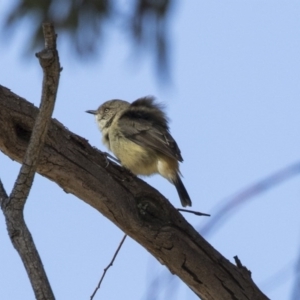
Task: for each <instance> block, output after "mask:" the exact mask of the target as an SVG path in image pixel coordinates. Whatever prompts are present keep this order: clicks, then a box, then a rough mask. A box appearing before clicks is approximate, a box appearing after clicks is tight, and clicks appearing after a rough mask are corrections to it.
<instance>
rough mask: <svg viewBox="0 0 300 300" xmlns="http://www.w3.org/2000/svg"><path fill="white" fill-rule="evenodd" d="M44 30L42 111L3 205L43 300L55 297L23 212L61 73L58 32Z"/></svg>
mask: <svg viewBox="0 0 300 300" xmlns="http://www.w3.org/2000/svg"><path fill="white" fill-rule="evenodd" d="M43 31H44V36H45V49H44V50H43V51H41V52H39V53H37V54H36V56H37V57H38V58H39V60H40V64H41V66H42V68H43V72H44V78H43V88H42V97H41V105H40V111H39V114H38V115H37V117H36V120H35V124H34V128H33V131H32V134H31V138H30V141H29V144H28V147H27V149H26V153H25V156H24V159H23V160H22V167H21V169H20V172H19V175H18V178H17V180H16V182H15V185H14V188H13V190H12V192H11V195H10V196H9V197H6V199H2V201H1V208H2V210H3V213H4V216H5V220H6V225H7V230H8V233H9V236H10V238H11V241H12V243H13V245H14V247H15V249H16V250H17V251H18V253H19V255H20V257H21V259H22V262H23V264H24V266H25V269H26V271H27V274H28V277H29V279H30V282H31V285H32V287H33V290H34V293H35V297H36V298H37V299H39V300H40V299H47V300H49V299H54V295H53V292H52V290H51V287H50V284H49V281H48V278H47V275H46V272H45V270H44V267H43V264H42V261H41V259H40V257H39V254H38V251H37V249H36V247H35V244H34V241H33V239H32V236H31V234H30V232H29V230H28V228H27V225H26V223H25V221H24V215H23V210H24V205H25V202H26V200H27V197H28V194H29V191H30V189H31V186H32V182H33V178H34V175H35V172H36V168H37V164H38V159H39V156H40V153H41V151H42V149H43V146H44V141H45V138H46V135H47V131H48V126H49V121H50V119H51V116H52V112H53V109H54V103H55V98H56V93H57V89H58V82H59V73H60V65H59V59H58V53H57V51H56V34H55V32H54V28H53V25H52V24H50V23H44V24H43ZM23 155H24V153H23V154H22V156H21V157H20V158H21V159H22V157H23ZM1 188H2V195H4V192H5V191H4V187H3V186H1ZM2 198H3V197H2Z"/></svg>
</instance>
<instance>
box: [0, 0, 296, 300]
mask: <svg viewBox="0 0 300 300" xmlns="http://www.w3.org/2000/svg"><path fill="white" fill-rule="evenodd" d="M9 3H10V1H8V0H5V1H2V2H1V3H0V16H1V15H2V18H1V17H0V20H3V14H4V12H5V11H6V9H7V8H8V7H9V5H10V4H9ZM170 21H171V22H170V25H171V26H169V28H170V42H171V52H170V61H171V77H172V84H169V85H166V83H164V82H162V81H161V79H160V78H159V77H157V74H156V73H155V72H154V71H153V60H152V59H151V57H150V56H149V55H145V56H140V57H139V58H138V59H137V58H136V56H135V55H133V52H132V48H131V45H130V44H129V43H128V41H127V38H126V37H124V35H122V34H121V33H120V32H118V31H117V30H114V29H111V30H110V29H107V42H106V44H105V45H104V46H103V49H101V56H100V57H98V58H96V59H94V60H92V61H91V62H86V61H79V60H78V59H76V57H74V56H73V54H72V49H71V48H70V47H68V45H67V42H66V37H65V36H64V35H63V34H60V33H59V32H58V35H59V36H58V48H59V51H60V60H61V65H62V66H63V68H64V69H63V72H62V74H61V80H60V86H59V91H58V97H57V102H56V107H55V111H54V114H53V117H54V118H56V119H58V120H59V121H60V122H62V123H63V124H64V125H65V126H66V127H68V129H69V130H71V131H73V132H74V133H76V134H78V135H81V136H83V137H85V138H86V139H88V140H89V141H90V143H91V144H92V145H93V146H96V147H98V148H100V149H101V150H105V149H104V146H103V145H102V144H101V140H100V133H99V131H98V128H97V126H96V124H95V121H94V119H93V118H92V117H91V116H90V115H88V114H86V113H84V111H85V110H87V109H95V108H97V107H98V106H99V105H100V104H101V103H102V102H104V101H106V100H109V99H112V98H120V99H124V100H128V101H133V100H135V99H137V98H139V97H141V96H145V95H155V96H156V97H157V98H158V100H159V101H161V102H163V103H165V104H166V105H167V113H168V115H169V117H170V119H171V120H172V122H171V124H170V126H171V133H172V135H173V136H174V138H175V139H176V140H177V142H178V145H179V147H180V149H181V151H182V155H183V158H184V162H183V164H182V165H181V171H182V174H183V175H184V178H183V182H184V184H185V186H186V188H187V190H188V191H189V194H190V196H191V198H192V201H193V208H194V209H195V210H199V211H203V212H208V213H212V215H213V214H214V212H216V207H218V206H219V205H221V204H222V203H224V201H226V199H230V198H231V196H232V195H235V194H236V193H237V192H239V191H242V190H243V189H245V188H247V187H248V186H250V185H251V184H253V183H255V182H257V181H259V180H261V179H264V178H266V177H267V176H269V175H271V174H273V173H274V172H277V171H278V170H281V169H283V168H285V167H287V166H289V165H291V164H293V163H296V162H299V161H300V155H299V153H300V151H299V150H300V142H299V128H300V118H299V112H300V102H299V95H300V84H299V82H300V55H299V53H300V2H299V1H275V0H273V1H270V0H269V1H267V0H266V1H195V0H191V1H180V2H179V1H178V3H177V4H176V7H175V9H174V11H173V13H172V18H171V20H170ZM0 22H1V21H0ZM30 29H31V26H30V23H29V22H27V21H24V22H23V23H22V26H21V27H19V28H18V29H17V31H16V34H15V36H14V37H13V38H12V39H11V40H10V41H7V37H6V38H3V37H2V40H1V46H0V65H1V72H0V84H1V85H3V86H6V87H8V88H10V89H11V90H12V91H13V92H14V93H16V94H18V95H20V96H22V97H24V98H26V99H27V100H28V101H30V102H33V103H34V104H35V105H36V106H38V105H39V101H40V91H41V81H42V71H41V69H40V67H39V64H38V61H37V60H36V59H35V57H34V53H33V54H32V58H30V57H24V56H22V47H23V45H24V44H25V45H26V44H27V43H28V42H27V37H28V33H29V32H30ZM19 167H20V165H19V164H17V163H15V162H13V161H11V160H10V159H9V158H7V157H6V156H5V155H3V154H1V153H0V177H1V180H2V181H3V183H4V185H5V188H6V190H7V192H10V190H11V188H12V185H13V183H14V180H15V178H16V176H17V173H18V170H19ZM299 175H300V174H299ZM299 175H298V176H294V177H292V178H291V179H289V180H286V181H284V182H283V183H281V184H278V185H276V186H275V187H273V188H272V189H269V190H267V191H266V192H264V193H261V194H260V195H258V196H257V197H255V198H253V199H252V200H251V201H249V202H248V203H247V204H246V205H244V206H243V207H242V208H241V209H239V210H238V209H236V210H235V211H234V213H232V214H231V215H230V217H229V218H227V219H225V221H224V222H223V223H221V226H220V227H218V228H217V230H215V231H212V232H211V234H209V235H208V236H204V237H206V238H207V240H208V241H209V242H210V243H211V244H212V245H213V246H214V247H215V248H216V249H217V250H218V251H220V252H221V253H222V255H224V256H225V257H226V258H227V259H229V260H230V261H232V262H233V256H235V255H238V257H239V258H240V259H241V261H242V263H243V264H245V265H246V267H247V268H248V269H250V270H251V271H252V277H253V279H254V281H255V282H256V283H257V284H258V286H259V287H260V288H261V289H262V291H264V292H265V293H266V294H267V295H268V297H269V298H271V299H275V300H279V299H280V300H281V299H293V298H292V293H293V288H294V278H295V265H296V261H297V259H298V255H299V249H300V243H299V229H300V217H299V210H300V204H299V203H300V202H299V199H300V176H299ZM145 180H146V181H147V182H149V184H151V185H153V186H154V187H155V188H157V189H158V190H159V191H160V192H161V193H162V194H163V195H165V196H166V197H167V198H168V199H169V200H170V201H171V202H172V203H173V204H174V205H175V206H176V207H179V204H180V202H179V199H178V196H177V194H176V190H175V188H174V187H173V186H172V185H171V184H169V183H168V182H167V181H166V180H165V179H163V178H161V177H159V176H153V177H151V178H147V179H145ZM185 217H186V219H187V220H188V221H189V222H190V223H191V224H193V225H194V226H195V227H197V228H199V230H201V228H203V227H204V226H205V224H207V222H208V219H207V218H199V217H195V216H190V215H186V216H185ZM25 218H26V221H27V223H28V225H29V228H30V230H31V232H32V234H33V237H34V240H35V242H36V245H37V247H38V250H39V252H40V255H41V257H42V260H43V263H44V266H45V269H46V271H47V274H48V276H49V279H50V282H51V284H52V288H53V290H54V293H55V295H56V298H57V299H89V297H90V295H91V294H92V292H93V290H94V288H95V286H96V284H97V282H98V280H99V278H100V276H101V274H102V270H103V268H104V267H106V265H107V264H108V263H109V261H110V259H111V257H112V255H113V253H114V251H115V249H116V248H117V246H118V244H119V242H120V240H121V238H122V236H123V233H122V232H121V231H120V230H119V229H118V228H117V227H116V226H115V225H114V224H112V223H110V221H108V220H107V219H105V218H104V217H103V216H102V215H101V214H99V213H98V212H97V211H95V210H94V209H93V208H92V207H89V206H88V205H86V204H85V203H83V202H82V201H81V200H79V199H77V198H76V197H74V196H72V195H69V194H65V193H64V192H63V191H62V190H61V189H60V188H59V187H58V186H57V185H56V184H55V183H53V182H50V181H49V180H47V179H45V178H43V177H41V176H39V175H37V176H36V178H35V181H34V186H33V188H32V191H31V193H30V197H29V199H28V203H27V205H26V208H25ZM0 224H2V225H1V226H0V240H1V255H0V265H1V268H0V282H1V288H0V298H1V299H14V300H15V299H16V300H19V299H20V300H21V299H33V297H34V296H33V293H32V290H31V286H30V284H29V281H28V279H27V275H26V272H25V270H24V268H23V265H22V263H21V261H20V259H19V257H18V255H17V253H16V251H15V250H14V249H13V247H12V245H11V243H10V241H9V239H8V236H7V232H6V228H5V222H4V218H3V216H2V215H1V214H0ZM165 274H168V272H167V271H165V268H164V266H161V265H160V263H159V262H157V261H156V260H155V259H154V258H153V257H151V255H150V254H149V253H148V252H147V251H146V250H144V249H143V248H142V247H141V246H140V245H138V244H137V243H136V242H135V241H133V240H131V239H130V238H129V239H127V240H126V241H125V244H124V246H123V248H122V250H121V251H120V253H119V256H118V257H117V259H116V262H115V264H114V266H113V268H112V269H110V270H109V272H108V274H107V275H106V278H105V279H104V282H103V284H102V287H101V290H100V291H98V294H97V296H96V298H95V299H170V298H169V297H170V293H172V292H173V294H172V299H188V300H192V299H197V297H196V296H195V295H194V294H193V293H192V292H191V291H190V290H189V289H188V288H187V287H186V286H185V285H184V284H182V283H181V282H180V281H179V280H178V279H176V278H173V277H166V276H165ZM276 274H279V275H280V276H277V275H276ZM157 276H161V277H158V278H159V280H157V281H154V284H153V285H152V286H151V283H153V280H155V278H157ZM274 276H275V277H274ZM157 282H160V284H158V283H157ZM150 286H151V288H150ZM153 286H154V288H153V289H152V287H153ZM149 289H151V293H152V295H153V296H150V297H148V298H147V292H148V291H149ZM154 295H156V296H154ZM294 299H296V298H295V297H294Z"/></svg>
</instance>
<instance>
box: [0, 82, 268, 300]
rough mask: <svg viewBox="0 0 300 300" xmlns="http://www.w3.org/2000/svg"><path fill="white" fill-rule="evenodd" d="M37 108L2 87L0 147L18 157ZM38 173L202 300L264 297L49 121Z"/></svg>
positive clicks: (160, 201) (166, 207)
mask: <svg viewBox="0 0 300 300" xmlns="http://www.w3.org/2000/svg"><path fill="white" fill-rule="evenodd" d="M37 113H38V108H36V107H34V106H33V105H32V104H30V103H29V102H27V101H26V100H25V99H22V98H21V97H19V96H17V95H15V94H13V93H12V92H11V91H9V90H8V89H7V88H5V87H2V86H0V128H1V129H0V149H1V150H2V152H3V153H5V154H6V155H8V156H9V157H10V158H12V159H14V160H16V161H18V162H21V161H22V158H23V157H24V154H25V151H26V148H27V145H28V141H29V138H30V135H31V131H32V128H33V124H34V120H35V117H36V116H37ZM37 172H38V173H40V174H41V175H43V176H45V177H47V178H48V179H50V180H52V181H54V182H56V183H57V184H58V185H59V186H60V187H61V188H62V189H63V190H64V191H65V192H67V193H72V194H74V195H75V196H77V197H78V198H79V199H81V200H82V201H84V202H86V203H87V204H89V205H91V206H92V207H94V208H95V209H96V210H98V211H99V212H100V213H101V214H103V215H104V216H105V217H107V218H108V219H110V220H111V221H112V222H113V223H114V224H115V225H117V226H118V227H119V228H120V229H121V230H123V231H124V232H125V233H126V234H128V235H129V236H130V237H132V238H133V239H134V240H136V241H137V242H138V243H139V244H141V245H142V246H143V247H144V248H146V249H147V250H148V251H149V252H150V253H151V254H152V255H153V256H155V257H156V258H157V259H158V260H159V261H160V262H161V263H163V264H165V265H166V266H167V267H168V268H169V270H170V271H171V272H172V273H173V274H176V275H177V276H178V277H180V278H181V280H182V281H184V282H185V283H186V284H187V285H188V286H189V287H190V288H191V289H192V290H193V291H194V292H195V293H196V294H197V295H198V296H199V297H201V299H214V300H216V299H222V300H223V299H224V300H227V299H238V300H244V299H251V300H253V299H258V300H259V299H268V298H267V297H266V296H265V295H264V294H263V293H262V292H261V291H260V290H259V289H258V288H257V286H256V285H255V283H254V282H253V281H252V279H251V276H250V273H249V272H246V271H245V269H244V268H243V267H241V266H239V267H237V266H235V265H233V264H232V263H230V262H229V261H228V260H227V259H226V258H224V257H223V256H222V255H221V254H220V253H219V252H218V251H216V250H215V249H214V248H213V247H212V246H211V245H210V244H209V243H207V242H206V241H205V240H204V239H203V238H202V237H201V236H200V235H199V234H198V232H197V231H196V230H195V229H194V228H193V227H192V226H191V225H190V224H189V223H188V222H187V221H186V220H185V219H184V218H183V216H182V215H181V214H180V213H179V212H178V211H177V210H176V209H175V208H174V207H173V206H172V205H171V204H170V203H169V201H167V200H166V199H165V198H164V197H163V196H162V195H161V194H160V193H159V192H158V191H156V190H155V189H154V188H152V187H151V186H149V185H148V184H146V183H145V182H144V181H142V180H141V179H139V178H137V177H135V176H133V175H132V174H131V173H130V172H128V171H127V170H125V169H124V168H122V167H120V166H118V165H117V164H115V163H113V162H111V161H110V162H109V164H108V163H107V158H106V156H105V155H104V154H103V153H102V152H100V151H99V150H97V149H95V148H93V147H91V146H90V145H89V143H88V142H87V140H85V139H84V138H82V137H79V136H77V135H76V134H74V133H72V132H70V131H68V130H67V129H66V128H65V127H64V126H63V125H62V124H61V123H59V122H58V121H57V120H55V119H52V121H51V123H50V125H49V131H48V136H47V138H46V141H45V146H44V149H43V151H42V153H41V156H40V160H39V163H38V167H37Z"/></svg>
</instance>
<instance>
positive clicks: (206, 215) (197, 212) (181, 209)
mask: <svg viewBox="0 0 300 300" xmlns="http://www.w3.org/2000/svg"><path fill="white" fill-rule="evenodd" d="M177 210H178V211H183V212H187V213H190V214H194V215H196V216H205V217H210V214H205V213H202V212H200V211H195V210H190V209H183V208H177Z"/></svg>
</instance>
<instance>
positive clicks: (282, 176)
mask: <svg viewBox="0 0 300 300" xmlns="http://www.w3.org/2000/svg"><path fill="white" fill-rule="evenodd" d="M296 175H300V162H296V163H294V164H292V165H290V166H287V167H285V168H283V169H281V170H279V171H277V172H276V173H274V174H271V175H270V176H268V177H266V178H264V179H262V180H260V181H258V182H256V183H254V184H253V185H251V186H249V187H248V188H246V189H244V190H242V191H241V192H239V193H237V194H236V195H235V196H233V197H230V198H228V199H225V200H223V201H221V202H220V203H221V204H222V205H220V206H219V207H218V208H217V209H216V210H215V213H214V214H213V217H212V218H211V219H210V220H209V222H207V223H206V225H205V226H204V227H203V228H202V229H201V233H202V234H203V235H205V236H208V234H210V233H211V232H212V231H213V230H215V229H216V227H217V226H220V225H221V224H222V223H223V222H224V221H225V220H226V218H228V217H229V215H230V213H232V212H236V211H237V208H238V207H241V205H242V204H245V203H246V202H247V201H249V200H251V199H253V197H256V196H257V195H259V194H261V193H263V192H266V191H267V190H269V189H270V188H272V187H274V186H276V185H278V184H279V183H281V182H284V181H286V180H288V179H290V178H292V177H294V176H296ZM223 203H224V204H223Z"/></svg>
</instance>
